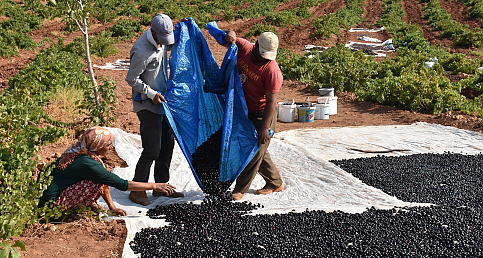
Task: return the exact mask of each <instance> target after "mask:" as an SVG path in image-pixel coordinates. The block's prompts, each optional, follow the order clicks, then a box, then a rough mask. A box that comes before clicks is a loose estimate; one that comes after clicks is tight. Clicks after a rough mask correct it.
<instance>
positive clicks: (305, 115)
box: [298, 105, 315, 122]
mask: <svg viewBox="0 0 483 258" xmlns="http://www.w3.org/2000/svg"><path fill="white" fill-rule="evenodd" d="M298 110H299V122H313V121H314V118H315V106H312V105H310V106H303V105H302V106H299V107H298Z"/></svg>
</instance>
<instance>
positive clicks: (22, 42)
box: [0, 30, 40, 58]
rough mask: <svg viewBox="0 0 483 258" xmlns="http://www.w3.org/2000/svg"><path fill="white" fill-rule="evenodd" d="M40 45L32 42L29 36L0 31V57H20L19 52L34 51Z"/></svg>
mask: <svg viewBox="0 0 483 258" xmlns="http://www.w3.org/2000/svg"><path fill="white" fill-rule="evenodd" d="M39 46H40V44H38V43H37V42H35V41H33V40H32V37H30V35H28V34H25V33H21V32H14V31H7V30H3V31H0V56H2V57H8V58H10V57H11V56H20V52H19V50H35V48H36V47H39Z"/></svg>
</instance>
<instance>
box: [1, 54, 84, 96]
mask: <svg viewBox="0 0 483 258" xmlns="http://www.w3.org/2000/svg"><path fill="white" fill-rule="evenodd" d="M83 67H85V66H84V64H83V63H82V62H81V61H80V59H79V57H78V56H77V55H75V54H72V53H69V52H66V51H62V50H60V49H58V48H56V47H51V48H49V49H47V50H46V51H42V52H41V53H40V54H38V55H37V57H35V59H34V60H33V61H32V62H30V63H29V64H28V65H27V66H26V67H25V68H24V69H23V70H22V71H21V72H20V73H18V74H16V75H15V76H14V77H12V78H10V80H9V85H10V88H9V91H10V92H12V94H14V96H16V97H18V98H21V97H22V96H32V97H35V98H36V99H37V100H39V101H42V100H47V99H48V97H49V94H51V93H52V92H55V90H56V89H57V87H72V88H76V89H85V88H86V87H87V86H88V85H90V80H89V78H88V76H87V75H86V73H85V72H84V71H82V68H83Z"/></svg>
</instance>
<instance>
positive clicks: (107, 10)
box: [92, 0, 117, 23]
mask: <svg viewBox="0 0 483 258" xmlns="http://www.w3.org/2000/svg"><path fill="white" fill-rule="evenodd" d="M92 9H93V10H92V16H94V17H95V18H96V19H97V20H98V21H100V22H103V23H106V22H112V21H113V20H114V19H115V18H117V11H116V9H117V8H116V6H115V2H114V1H110V0H96V1H95V3H94V6H93V7H92Z"/></svg>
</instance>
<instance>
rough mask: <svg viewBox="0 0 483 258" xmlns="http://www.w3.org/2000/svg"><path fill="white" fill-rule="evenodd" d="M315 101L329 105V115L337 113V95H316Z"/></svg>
mask: <svg viewBox="0 0 483 258" xmlns="http://www.w3.org/2000/svg"><path fill="white" fill-rule="evenodd" d="M317 102H318V103H319V104H320V103H325V104H329V105H330V113H329V115H331V116H332V115H336V114H337V96H333V97H318V98H317Z"/></svg>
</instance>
